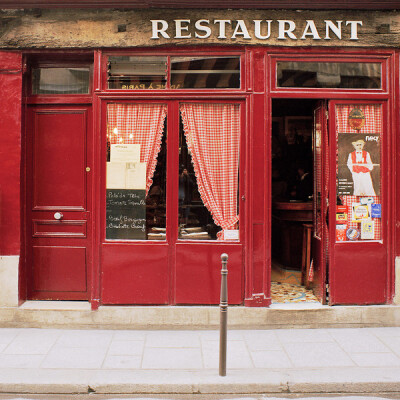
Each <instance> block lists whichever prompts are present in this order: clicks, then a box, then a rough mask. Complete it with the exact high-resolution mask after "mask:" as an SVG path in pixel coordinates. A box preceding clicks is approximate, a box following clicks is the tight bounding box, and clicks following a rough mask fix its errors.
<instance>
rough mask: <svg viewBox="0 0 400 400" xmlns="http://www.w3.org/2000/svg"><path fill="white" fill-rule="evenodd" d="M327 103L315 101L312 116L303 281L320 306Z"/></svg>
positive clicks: (326, 195) (325, 216)
mask: <svg viewBox="0 0 400 400" xmlns="http://www.w3.org/2000/svg"><path fill="white" fill-rule="evenodd" d="M326 115H327V108H326V103H325V102H323V101H321V102H318V104H317V106H316V107H315V109H314V115H313V118H314V120H313V153H314V157H313V160H314V161H313V164H314V196H313V210H314V212H313V225H314V235H313V245H312V248H313V258H312V261H311V265H310V266H308V265H307V269H306V277H305V279H306V282H307V283H308V286H312V287H313V291H314V294H315V295H316V296H317V298H318V299H319V301H321V303H322V304H325V303H326V275H327V259H328V248H329V240H328V239H329V232H328V209H329V184H328V183H329V157H328V156H329V151H328V149H329V146H328V131H327V120H326Z"/></svg>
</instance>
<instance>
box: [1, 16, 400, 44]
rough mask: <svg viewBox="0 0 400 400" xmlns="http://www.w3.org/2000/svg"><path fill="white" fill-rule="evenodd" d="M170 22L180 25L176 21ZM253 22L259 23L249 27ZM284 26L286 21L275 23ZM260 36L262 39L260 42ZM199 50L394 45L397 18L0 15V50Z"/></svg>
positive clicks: (399, 38)
mask: <svg viewBox="0 0 400 400" xmlns="http://www.w3.org/2000/svg"><path fill="white" fill-rule="evenodd" d="M152 20H163V21H165V22H166V24H167V25H168V28H167V29H166V30H165V35H161V34H158V35H156V36H158V37H159V38H157V39H155V38H153V39H152V36H154V32H153V31H152V22H151V21H152ZM175 20H184V21H181V22H175ZM204 20H205V21H204ZM218 20H228V21H229V22H226V23H222V24H223V25H224V27H225V28H226V29H225V32H222V35H221V22H216V21H218ZM255 20H256V21H257V20H258V21H261V22H254V21H255ZM283 20H284V21H286V22H279V21H283ZM198 21H200V22H198ZM207 21H208V22H207ZM238 21H241V22H238ZM267 21H270V22H267ZM307 21H311V22H307ZM325 21H331V23H330V24H333V25H334V26H336V27H337V26H338V25H339V23H338V22H337V21H342V22H341V39H339V38H338V37H337V35H336V34H335V33H334V31H333V30H332V29H330V30H329V32H328V34H327V31H326V29H327V28H326V25H327V23H326V22H325ZM351 21H353V22H351ZM354 21H362V26H360V24H355V22H354ZM196 22H197V24H198V25H197V28H196ZM163 24H164V23H159V25H158V26H159V27H162V26H163ZM177 24H178V26H177ZM257 24H260V25H259V32H258V34H256V31H257V29H258V28H257V26H256V25H257ZM328 24H329V23H328ZM294 26H295V29H294V30H292V31H291V32H290V33H291V34H283V31H282V30H283V29H288V28H293V27H294ZM164 27H165V25H164ZM352 28H354V29H355V30H356V31H357V32H356V36H357V38H354V35H353V38H352V33H353V34H354V33H355V32H351V29H352ZM268 33H269V35H268ZM208 34H209V35H208ZM282 35H283V36H282ZM165 36H169V37H165ZM257 36H258V37H259V38H257ZM260 37H264V39H261V38H260ZM201 44H203V45H210V44H212V45H243V44H246V45H265V46H341V47H359V46H361V47H399V46H400V12H398V11H307V10H303V11H288V10H272V11H271V10H170V9H168V10H167V9H164V10H120V9H41V10H39V9H30V10H5V9H3V10H0V48H7V49H19V48H98V47H99V48H100V47H122V48H123V47H138V46H141V47H142V46H161V45H174V46H175V45H201Z"/></svg>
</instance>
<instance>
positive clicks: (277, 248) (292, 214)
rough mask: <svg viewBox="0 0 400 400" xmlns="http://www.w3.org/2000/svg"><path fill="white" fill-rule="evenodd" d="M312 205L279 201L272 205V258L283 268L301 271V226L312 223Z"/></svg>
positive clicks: (310, 203) (310, 202)
mask: <svg viewBox="0 0 400 400" xmlns="http://www.w3.org/2000/svg"><path fill="white" fill-rule="evenodd" d="M312 220H313V203H312V201H309V202H300V201H279V202H274V203H273V205H272V256H273V258H274V259H276V260H277V261H278V262H279V263H280V264H282V266H283V267H285V268H287V269H292V270H297V271H300V270H301V258H302V246H303V224H304V223H312Z"/></svg>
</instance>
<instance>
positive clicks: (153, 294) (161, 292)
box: [101, 243, 170, 304]
mask: <svg viewBox="0 0 400 400" xmlns="http://www.w3.org/2000/svg"><path fill="white" fill-rule="evenodd" d="M169 265H170V263H169V262H168V245H167V244H161V243H154V244H151V243H150V244H147V243H146V244H139V243H135V244H127V243H107V244H103V246H102V274H101V280H102V302H103V303H104V304H167V303H168V298H169V285H170V272H169Z"/></svg>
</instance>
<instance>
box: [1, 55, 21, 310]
mask: <svg viewBox="0 0 400 400" xmlns="http://www.w3.org/2000/svg"><path fill="white" fill-rule="evenodd" d="M0 94H1V95H0V138H1V140H0V160H1V168H0V306H16V305H17V304H18V285H19V284H20V281H19V264H20V256H21V104H22V54H21V53H20V52H10V51H0Z"/></svg>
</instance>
